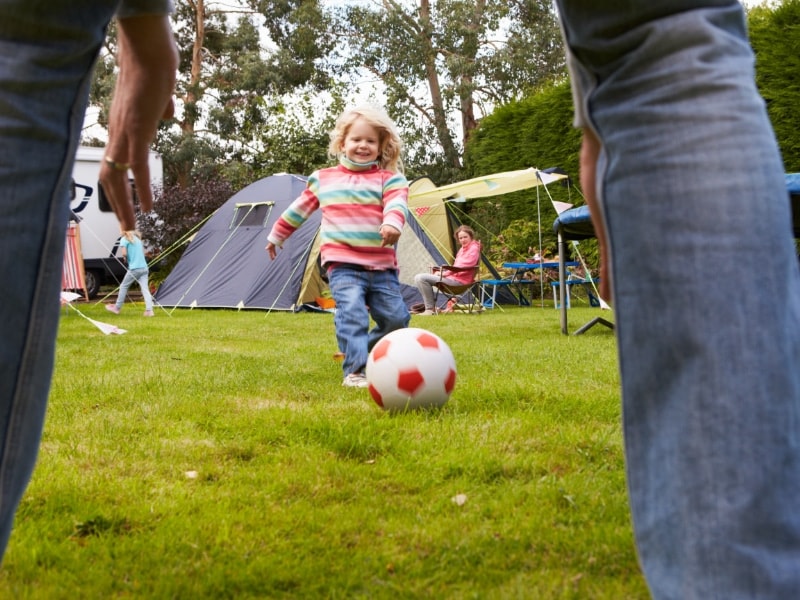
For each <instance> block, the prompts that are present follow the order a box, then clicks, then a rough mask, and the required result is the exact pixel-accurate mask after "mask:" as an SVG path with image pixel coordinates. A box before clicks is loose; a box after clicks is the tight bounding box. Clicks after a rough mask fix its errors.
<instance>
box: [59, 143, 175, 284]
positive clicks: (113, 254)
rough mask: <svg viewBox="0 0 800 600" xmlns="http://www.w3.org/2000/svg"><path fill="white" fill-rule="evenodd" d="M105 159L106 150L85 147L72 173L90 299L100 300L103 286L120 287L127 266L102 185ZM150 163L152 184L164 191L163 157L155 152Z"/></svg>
mask: <svg viewBox="0 0 800 600" xmlns="http://www.w3.org/2000/svg"><path fill="white" fill-rule="evenodd" d="M104 156H105V148H93V147H90V146H81V147H79V148H78V152H77V154H76V157H75V167H74V168H73V170H72V179H73V181H74V182H75V193H74V195H73V198H72V202H71V203H70V208H71V209H72V212H73V213H74V214H75V215H76V216H77V218H78V222H79V223H80V232H81V251H82V253H83V265H84V269H85V271H86V288H87V292H88V293H89V297H90V298H94V297H95V296H97V294H98V292H99V291H100V286H101V285H103V284H105V283H114V284H117V283H119V282H120V281H122V277H123V276H124V275H125V264H124V263H123V262H122V261H121V260H120V259H119V258H117V251H118V248H119V238H120V233H119V222H118V221H117V217H116V216H115V215H114V211H113V210H111V205H110V204H109V202H108V199H107V198H106V196H105V193H104V192H103V189H102V188H101V187H100V182H99V181H98V176H99V174H100V164H101V163H102V161H103V157H104ZM149 162H150V180H151V183H152V185H153V187H161V181H162V177H163V172H164V170H163V167H162V164H161V156H160V155H159V154H157V153H155V152H151V153H150V159H149ZM134 202H136V195H135V189H134Z"/></svg>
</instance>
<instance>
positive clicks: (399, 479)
mask: <svg viewBox="0 0 800 600" xmlns="http://www.w3.org/2000/svg"><path fill="white" fill-rule="evenodd" d="M78 306H79V308H80V310H81V311H82V312H84V313H85V314H86V315H87V316H90V317H92V318H94V319H97V320H99V321H103V322H108V323H114V324H117V325H119V326H120V327H122V328H124V329H127V330H128V333H127V334H125V335H121V336H118V335H109V336H105V335H103V334H102V333H101V332H100V331H99V330H98V329H96V328H95V327H94V326H93V325H92V324H91V323H90V322H88V321H87V320H85V319H82V318H81V317H80V316H79V315H78V314H77V313H75V312H72V311H70V312H69V313H65V314H64V316H63V317H62V319H61V328H60V331H59V341H58V356H57V364H56V372H55V376H54V381H53V389H52V394H51V400H50V407H49V412H48V418H47V422H46V425H45V432H44V437H43V441H42V447H41V454H40V458H39V463H38V466H37V469H36V471H35V473H34V477H33V481H32V483H31V485H30V487H29V489H28V491H27V493H26V495H25V497H24V499H23V501H22V504H21V506H20V510H19V512H18V516H17V521H16V526H15V530H14V532H13V534H12V537H11V542H10V545H9V548H8V551H7V554H6V557H5V562H4V565H3V567H2V570H0V598H21V599H33V598H37V599H38V598H47V599H51V598H92V599H93V598H186V599H195V598H214V599H217V598H232V599H233V598H236V599H240V598H486V599H506V598H546V599H549V598H576V599H579V598H580V599H584V598H610V599H623V598H647V591H646V587H645V584H644V580H643V578H642V576H641V574H640V571H639V568H638V566H637V562H636V557H635V553H634V548H633V540H632V532H631V526H630V521H629V512H628V505H627V497H626V492H625V479H624V465H623V456H622V439H621V431H620V423H619V420H620V405H619V382H618V374H617V360H616V344H615V340H614V337H613V333H612V332H611V331H610V330H608V329H606V328H603V327H595V328H593V329H591V330H589V331H588V332H587V333H586V334H585V335H583V336H563V335H561V333H560V326H559V318H558V313H557V312H556V311H555V310H553V309H552V308H541V307H536V308H519V307H512V308H505V310H503V311H500V310H497V309H495V310H492V311H486V312H484V313H483V314H480V315H459V314H456V315H440V316H435V317H419V316H417V317H414V318H413V319H412V323H411V324H412V326H415V327H423V328H426V329H429V330H431V331H433V332H435V333H437V334H438V335H440V336H441V337H442V338H444V339H445V340H446V341H447V342H448V344H449V345H450V347H451V349H452V350H453V353H454V355H455V358H456V363H457V366H458V381H457V384H456V388H455V391H454V393H453V396H452V397H451V399H450V401H449V402H448V403H447V405H445V407H444V408H442V409H441V410H438V411H433V412H424V411H423V412H414V413H405V414H394V415H393V414H388V413H384V412H382V411H381V410H380V409H379V408H378V407H377V406H376V405H375V404H374V402H372V400H371V399H370V397H369V393H368V392H367V391H366V390H364V389H349V388H343V387H342V386H341V377H342V374H341V366H340V363H337V362H335V361H334V360H333V358H332V355H333V352H334V351H335V350H336V344H335V339H334V330H333V318H332V315H330V314H327V313H325V314H310V313H300V314H286V313H273V314H266V313H264V312H236V311H189V310H179V311H175V312H174V313H172V315H171V316H169V314H168V313H166V312H164V311H163V310H159V311H157V316H156V318H154V319H144V318H142V317H141V316H140V315H141V312H142V310H143V307H142V306H141V304H139V305H138V306H135V307H134V306H131V305H130V304H129V305H127V306H126V309H125V310H124V311H123V313H122V314H121V315H120V316H115V315H112V314H110V313H107V312H106V311H105V310H103V308H102V305H94V306H92V305H89V306H87V305H78ZM599 314H600V312H599V311H598V310H597V309H590V308H581V307H574V308H573V309H571V310H570V315H569V316H570V322H571V325H570V327H571V330H573V331H574V329H576V328H577V327H578V326H580V325H581V324H583V323H584V322H586V321H588V320H589V319H591V318H592V317H595V316H598V315H599ZM603 316H605V317H607V318H610V317H609V316H608V313H603ZM457 496H458V500H459V501H458V502H457V501H455V499H456V497H457Z"/></svg>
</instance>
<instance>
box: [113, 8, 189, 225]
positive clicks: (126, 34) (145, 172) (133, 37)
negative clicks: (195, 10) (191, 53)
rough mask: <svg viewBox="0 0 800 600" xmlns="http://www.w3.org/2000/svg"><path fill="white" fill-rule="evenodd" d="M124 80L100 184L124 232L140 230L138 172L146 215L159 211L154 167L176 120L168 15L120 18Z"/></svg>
mask: <svg viewBox="0 0 800 600" xmlns="http://www.w3.org/2000/svg"><path fill="white" fill-rule="evenodd" d="M118 23H119V27H118V42H119V51H118V56H117V61H118V64H119V76H118V77H117V85H116V88H115V89H114V98H113V100H112V102H111V111H110V114H109V123H108V136H109V137H108V144H107V146H106V156H105V160H104V161H103V164H102V165H101V167H100V183H101V184H102V185H103V190H104V191H105V193H106V196H107V197H108V200H109V202H110V203H111V207H112V208H113V209H114V213H115V214H116V215H117V219H119V222H120V227H121V229H122V230H123V231H128V230H132V229H135V228H136V216H135V214H134V207H133V193H132V190H131V186H130V182H129V181H128V170H129V169H130V171H131V172H132V173H133V179H134V182H135V183H136V191H137V194H138V197H139V203H140V205H141V208H142V211H144V212H149V211H151V210H152V209H153V192H152V190H151V188H150V167H149V163H148V157H149V150H150V144H151V143H152V142H153V140H154V139H155V135H156V128H157V127H158V122H159V120H160V119H162V118H170V117H172V114H173V111H174V105H173V102H172V94H173V91H174V89H175V72H176V69H177V68H178V52H177V49H176V47H175V38H174V36H173V34H172V29H171V27H170V23H169V16H168V15H145V16H137V17H130V18H124V19H119V21H118Z"/></svg>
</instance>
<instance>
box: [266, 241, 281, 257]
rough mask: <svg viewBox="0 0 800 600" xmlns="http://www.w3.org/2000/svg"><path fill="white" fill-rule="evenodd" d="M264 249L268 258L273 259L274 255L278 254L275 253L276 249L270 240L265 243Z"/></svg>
mask: <svg viewBox="0 0 800 600" xmlns="http://www.w3.org/2000/svg"><path fill="white" fill-rule="evenodd" d="M265 250H266V251H267V252H269V258H270V260H275V257H276V256H277V254H278V253H277V251H276V250H275V244H273V243H272V242H270V243H269V244H267V247H266V248H265Z"/></svg>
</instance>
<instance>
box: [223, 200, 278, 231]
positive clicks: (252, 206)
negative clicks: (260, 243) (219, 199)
mask: <svg viewBox="0 0 800 600" xmlns="http://www.w3.org/2000/svg"><path fill="white" fill-rule="evenodd" d="M274 205H275V203H274V202H259V203H247V204H237V205H236V212H235V213H233V221H232V222H231V229H235V228H236V227H266V226H267V220H268V219H269V214H270V212H272V207H273V206H274Z"/></svg>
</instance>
